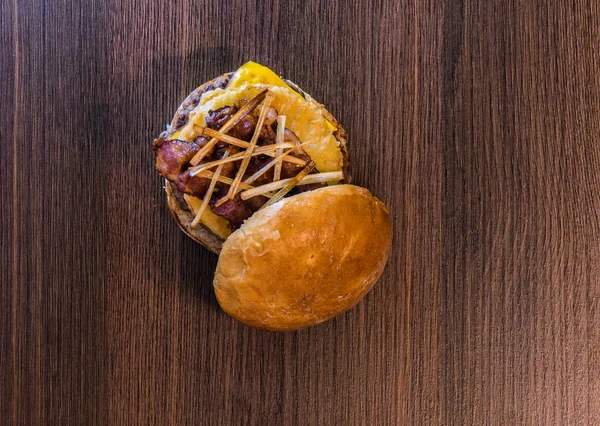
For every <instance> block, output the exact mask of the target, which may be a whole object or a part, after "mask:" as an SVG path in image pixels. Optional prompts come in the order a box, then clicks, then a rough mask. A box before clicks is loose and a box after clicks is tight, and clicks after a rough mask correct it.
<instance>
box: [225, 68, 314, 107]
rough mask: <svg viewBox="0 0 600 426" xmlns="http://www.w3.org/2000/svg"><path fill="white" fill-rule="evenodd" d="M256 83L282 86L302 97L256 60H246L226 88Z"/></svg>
mask: <svg viewBox="0 0 600 426" xmlns="http://www.w3.org/2000/svg"><path fill="white" fill-rule="evenodd" d="M256 84H266V85H268V86H273V87H284V88H286V89H288V90H289V91H290V92H292V93H293V94H294V95H296V96H298V97H300V98H302V96H301V95H300V93H298V92H296V91H295V90H293V89H292V88H291V87H290V86H288V85H287V84H286V83H285V81H283V80H282V79H281V77H279V76H278V75H277V74H275V73H274V72H273V71H271V70H270V69H269V68H267V67H265V66H263V65H260V64H257V63H256V62H252V61H250V62H247V63H245V64H244V65H242V66H241V67H240V69H238V70H237V71H236V72H235V74H234V75H233V77H231V80H230V81H229V85H228V86H227V88H228V89H231V90H235V89H239V88H241V87H243V86H254V85H256Z"/></svg>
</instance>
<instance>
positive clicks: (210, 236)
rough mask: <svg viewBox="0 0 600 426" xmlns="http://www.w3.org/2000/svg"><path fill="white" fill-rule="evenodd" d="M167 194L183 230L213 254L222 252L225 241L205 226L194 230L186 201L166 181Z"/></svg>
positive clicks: (171, 209) (170, 207) (176, 220)
mask: <svg viewBox="0 0 600 426" xmlns="http://www.w3.org/2000/svg"><path fill="white" fill-rule="evenodd" d="M165 192H166V193H167V203H168V206H169V210H170V211H171V215H172V216H173V219H175V222H177V225H179V227H180V228H181V230H182V231H183V232H185V233H186V234H187V235H188V236H189V237H190V238H192V239H193V240H195V241H196V242H198V243H200V244H202V245H203V246H204V247H206V248H207V249H209V250H210V251H212V252H213V253H216V254H219V253H220V252H221V247H223V242H224V240H223V239H222V238H220V237H219V236H218V235H216V234H215V233H213V232H211V231H210V230H208V229H206V228H205V227H204V226H196V227H195V228H192V221H193V220H194V215H192V212H190V210H189V209H188V208H187V205H186V203H185V201H181V200H180V199H178V198H177V197H176V196H175V190H174V189H173V186H172V185H171V182H169V181H168V180H166V179H165Z"/></svg>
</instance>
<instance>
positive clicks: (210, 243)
mask: <svg viewBox="0 0 600 426" xmlns="http://www.w3.org/2000/svg"><path fill="white" fill-rule="evenodd" d="M232 75H233V73H227V74H223V75H221V76H219V77H217V78H215V79H213V80H210V81H208V82H206V83H204V84H203V85H202V86H200V87H198V88H197V89H196V90H194V91H193V92H191V93H190V94H189V95H188V96H187V98H185V100H184V101H183V102H182V103H181V105H180V106H179V108H177V112H176V113H175V116H174V117H173V120H172V122H171V125H170V126H169V129H168V130H166V131H165V132H163V133H162V134H161V135H160V137H159V138H160V139H163V140H168V139H169V138H170V136H171V135H172V134H173V133H175V131H177V130H178V129H179V128H181V127H182V126H183V125H184V124H185V123H187V119H188V115H189V113H190V111H192V110H193V109H194V108H195V107H196V106H197V105H198V102H199V101H200V98H201V97H202V95H203V94H204V93H206V92H210V91H211V90H214V89H216V88H225V87H226V86H227V84H228V83H229V79H230V78H231V76H232ZM285 82H286V83H287V84H288V85H289V86H290V87H291V88H292V89H294V90H296V91H297V92H298V93H300V94H301V95H302V96H303V97H304V98H305V99H306V100H307V101H309V102H312V103H313V104H315V105H316V106H318V107H319V109H320V110H321V112H322V113H323V115H324V116H325V118H327V120H329V121H330V122H331V123H332V124H333V125H334V126H335V127H336V128H337V130H336V131H335V132H334V136H335V138H336V139H337V141H338V143H339V148H340V150H341V152H342V157H343V169H344V173H345V175H346V176H348V173H347V170H348V165H349V154H348V148H347V140H346V131H345V130H344V129H343V128H342V126H341V125H340V123H338V121H337V120H336V119H335V117H333V116H332V115H331V113H330V112H329V111H327V110H326V109H325V107H324V106H323V105H321V104H319V103H318V102H316V101H315V100H314V99H313V98H312V97H311V96H310V95H308V94H307V93H306V92H304V91H303V90H302V89H301V88H299V87H298V86H297V85H296V84H294V83H292V82H291V81H289V80H285ZM347 180H349V179H347ZM165 190H166V194H167V202H168V206H169V209H170V210H171V214H172V215H173V218H174V219H175V221H176V222H177V224H178V225H179V227H180V228H181V229H182V230H183V231H184V232H185V233H186V234H187V235H189V236H190V237H191V238H193V239H194V240H195V241H197V242H199V243H200V244H202V245H203V246H205V247H206V248H208V249H209V250H210V251H212V252H214V253H216V254H219V253H220V252H221V248H222V246H223V242H224V240H223V239H222V238H220V237H219V236H218V235H216V234H214V233H213V232H212V231H210V230H209V229H207V228H205V227H203V226H201V225H200V226H197V227H195V228H192V227H191V223H192V221H193V220H194V216H193V215H192V213H191V212H190V211H189V209H188V207H187V205H186V203H185V201H183V200H182V199H181V198H178V197H175V196H174V192H173V190H172V187H171V185H170V184H169V183H168V182H167V183H166V185H165Z"/></svg>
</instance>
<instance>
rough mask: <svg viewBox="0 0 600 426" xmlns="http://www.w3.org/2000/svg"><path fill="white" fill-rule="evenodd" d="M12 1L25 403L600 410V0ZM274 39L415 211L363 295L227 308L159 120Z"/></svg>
mask: <svg viewBox="0 0 600 426" xmlns="http://www.w3.org/2000/svg"><path fill="white" fill-rule="evenodd" d="M175 3H176V2H167V1H130V0H120V1H115V0H111V1H108V2H106V3H105V2H85V1H84V2H54V1H45V2H43V1H40V0H37V1H26V2H19V1H12V2H11V1H4V2H1V3H0V19H1V25H0V36H1V38H0V42H1V46H0V49H1V52H2V56H1V58H2V59H1V61H0V96H1V102H0V112H1V115H0V117H1V118H0V119H1V141H0V182H1V183H0V190H1V206H2V209H1V216H0V235H1V240H2V251H1V259H0V267H1V275H0V277H1V286H0V384H1V385H0V387H1V391H0V419H2V421H1V423H2V424H23V425H32V424H50V425H63V424H75V425H99V424H124V425H133V424H153V425H154V424H173V425H182V424H196V425H213V424H215V425H395V424H407V425H429V424H431V425H463V424H465V425H468V424H475V425H488V424H496V425H511V424H518V425H534V424H535V425H554V424H556V425H597V424H599V423H600V213H599V212H600V125H599V122H600V5H599V3H598V2H597V0H576V1H573V2H560V1H555V2H549V3H553V5H552V7H550V6H549V5H546V4H545V2H516V1H507V0H503V1H496V2H490V1H484V0H474V1H464V2H461V1H457V0H448V1H437V2H433V1H432V2H428V1H416V2H408V1H400V2H395V1H392V0H384V1H376V2H368V1H359V2H354V3H351V2H348V3H346V2H336V1H320V2H316V3H313V4H312V5H310V4H308V3H306V4H305V3H304V2H295V3H297V4H296V5H290V4H284V2H277V1H267V2H263V3H262V5H261V6H258V7H257V6H256V5H254V4H251V3H250V2H248V3H245V2H242V1H230V2H224V1H207V2H190V1H184V2H183V3H182V4H175ZM247 60H256V61H258V62H261V63H264V64H266V65H268V66H270V67H272V68H273V69H275V70H276V71H278V72H279V73H281V74H283V75H285V76H286V77H288V78H290V79H291V80H293V81H295V82H297V83H298V84H299V85H300V86H302V87H303V88H305V89H306V90H307V91H308V92H309V93H311V94H312V95H313V96H314V97H315V98H316V99H318V100H320V101H322V102H323V103H325V104H326V105H327V106H328V108H329V109H330V110H331V111H332V112H333V113H334V114H335V115H336V116H337V117H338V118H339V120H340V122H341V123H343V124H344V126H345V127H346V128H347V130H348V132H349V136H350V143H351V145H350V146H351V155H352V169H351V172H352V175H353V177H354V179H355V182H356V183H357V184H360V185H363V186H366V187H367V188H370V189H371V190H372V192H373V193H374V194H376V195H377V196H378V197H380V198H381V199H382V200H384V201H385V202H386V203H387V204H388V205H389V206H390V209H391V211H392V212H393V217H394V228H395V237H394V248H393V254H392V257H391V259H390V262H389V264H388V266H387V269H386V270H385V272H384V275H383V277H382V278H381V280H380V281H379V282H378V284H377V285H376V286H375V288H374V289H373V291H371V293H370V294H369V295H368V296H367V297H366V299H365V300H364V301H363V302H362V303H361V304H360V305H359V306H358V307H356V308H355V309H353V310H351V311H350V312H348V313H346V314H343V315H342V316H340V317H338V318H337V319H335V320H333V321H330V322H328V323H325V324H322V325H319V326H317V327H314V328H310V329H307V330H303V331H299V332H291V333H285V334H276V333H267V332H261V331H256V330H253V329H249V328H246V327H244V326H241V325H240V324H238V323H236V322H235V321H233V320H232V319H231V318H229V317H228V316H227V315H225V314H224V313H223V312H221V311H220V310H219V308H218V305H217V303H216V301H215V298H214V295H213V291H212V288H211V282H212V276H213V271H214V269H215V265H216V262H217V257H216V256H214V255H213V254H211V253H209V252H208V251H207V250H205V249H203V248H202V247H201V246H199V245H197V244H195V243H194V242H193V241H192V240H190V239H188V238H187V237H186V236H185V235H183V233H182V232H180V231H179V230H178V228H177V226H176V225H175V223H174V222H173V221H172V220H171V218H170V216H169V213H168V211H167V207H166V203H165V197H164V194H163V189H162V183H161V180H160V179H159V178H158V176H157V174H156V173H155V171H154V166H153V152H152V149H151V142H152V139H153V138H154V137H155V136H156V135H158V133H159V132H160V131H161V130H162V129H163V128H164V126H165V123H166V122H167V121H169V120H170V118H171V116H172V114H173V112H174V110H175V108H176V106H177V105H178V104H179V102H181V100H182V99H183V98H184V97H185V96H186V94H187V93H188V92H189V91H191V90H192V89H193V88H195V87H196V86H197V85H199V84H200V83H202V82H204V81H206V80H208V79H210V78H213V77H215V76H217V75H219V74H220V73H223V72H225V71H230V70H234V69H236V68H237V67H238V66H239V65H241V64H242V63H243V62H245V61H247Z"/></svg>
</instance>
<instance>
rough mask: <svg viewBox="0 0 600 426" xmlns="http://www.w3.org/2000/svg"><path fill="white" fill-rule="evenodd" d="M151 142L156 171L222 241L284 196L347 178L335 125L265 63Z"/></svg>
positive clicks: (210, 94)
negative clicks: (344, 173) (165, 135)
mask: <svg viewBox="0 0 600 426" xmlns="http://www.w3.org/2000/svg"><path fill="white" fill-rule="evenodd" d="M223 86H224V87H216V88H211V90H209V91H206V92H204V93H203V94H202V95H201V97H200V99H199V100H198V101H197V105H196V106H195V107H194V108H192V109H191V110H190V111H189V112H187V113H186V116H185V117H184V119H181V120H180V119H179V118H178V119H177V120H176V122H175V125H176V126H177V128H174V129H171V130H170V131H169V132H167V137H163V136H162V135H161V138H159V139H157V140H155V141H154V147H155V152H156V168H157V170H158V171H159V173H160V174H161V175H162V176H164V177H165V178H166V179H167V180H168V181H169V184H170V185H171V186H172V189H173V191H172V192H173V194H174V196H175V197H177V199H178V200H179V202H180V204H181V205H182V207H184V208H185V206H187V207H188V209H189V211H190V212H191V213H192V214H193V216H194V220H193V222H192V224H191V226H192V227H195V226H199V225H202V226H205V227H207V228H208V229H209V230H211V231H212V232H214V233H215V234H217V235H218V236H220V237H221V238H227V237H228V236H229V234H230V233H231V232H232V231H233V230H235V229H237V228H239V227H240V226H241V225H242V223H243V222H244V221H245V220H246V219H247V218H249V217H250V216H251V215H252V214H253V213H254V212H256V211H258V210H260V209H261V208H264V207H265V206H267V205H270V204H273V203H274V202H276V201H278V200H279V199H281V198H282V197H284V196H290V195H293V194H297V193H301V192H306V191H309V190H313V189H316V188H319V187H322V186H325V185H327V184H335V183H337V182H339V181H340V180H342V179H343V178H344V175H343V172H342V166H343V158H342V153H341V150H340V147H339V142H338V140H337V139H336V137H335V135H334V132H335V130H336V128H335V126H334V125H333V124H332V123H331V122H330V121H329V120H328V119H327V118H326V117H325V115H324V114H323V111H322V109H321V108H319V106H318V104H315V103H313V102H310V101H309V100H306V99H304V98H303V97H302V96H300V95H299V94H298V93H297V92H296V91H294V90H293V89H291V88H290V87H289V86H288V85H286V84H285V83H284V82H283V80H281V79H280V78H279V77H277V76H276V75H275V73H273V72H272V71H271V70H269V69H268V68H265V67H262V66H261V65H258V64H254V63H249V64H246V65H244V66H243V67H242V68H240V69H239V70H238V71H237V72H236V73H235V74H234V75H233V76H232V77H231V80H230V81H228V82H226V84H223Z"/></svg>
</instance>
